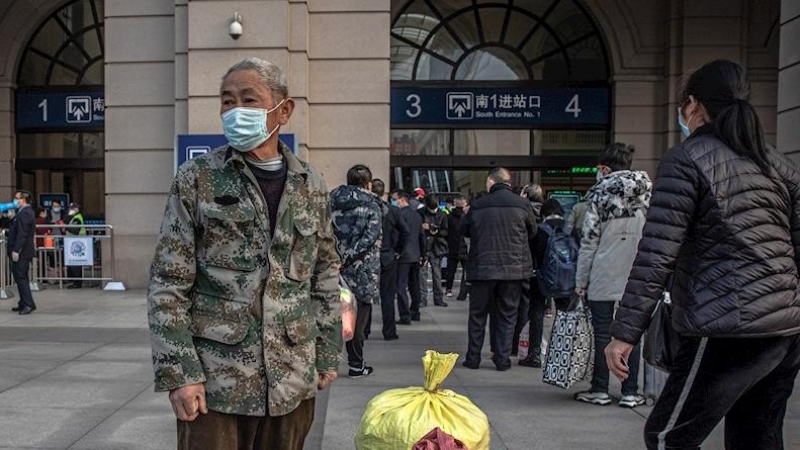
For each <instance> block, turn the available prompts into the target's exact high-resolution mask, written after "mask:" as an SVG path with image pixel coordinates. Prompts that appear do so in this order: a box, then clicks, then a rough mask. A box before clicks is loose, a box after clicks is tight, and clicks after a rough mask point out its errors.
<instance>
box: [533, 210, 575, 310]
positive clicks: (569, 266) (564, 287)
mask: <svg viewBox="0 0 800 450" xmlns="http://www.w3.org/2000/svg"><path fill="white" fill-rule="evenodd" d="M541 227H542V230H544V232H545V233H547V236H548V238H547V250H545V254H544V263H543V264H542V267H541V268H540V270H539V274H538V280H539V290H540V291H541V292H542V295H544V296H545V297H551V298H568V297H569V296H571V295H572V294H573V293H575V274H576V273H577V271H578V244H577V243H576V242H575V239H574V237H573V236H572V233H571V230H569V228H568V227H566V226H561V227H555V228H553V227H552V226H550V225H548V224H546V223H544V224H542V225H541Z"/></svg>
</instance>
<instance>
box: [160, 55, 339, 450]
mask: <svg viewBox="0 0 800 450" xmlns="http://www.w3.org/2000/svg"><path fill="white" fill-rule="evenodd" d="M221 100H222V108H221V114H222V123H223V129H224V131H225V135H226V137H227V138H228V142H229V145H228V146H225V147H222V148H218V149H216V150H213V151H211V152H210V153H208V154H207V155H204V156H202V157H200V158H196V159H193V160H191V161H189V162H187V163H186V164H184V165H183V166H181V167H180V168H179V169H178V174H177V175H176V177H175V181H174V182H173V184H172V188H171V190H170V194H169V198H168V200H167V208H166V213H165V216H164V221H163V224H162V226H161V235H160V237H159V240H158V247H157V249H156V255H155V259H154V261H153V265H152V269H151V282H150V289H149V295H148V299H149V321H150V331H151V336H152V344H153V365H154V367H155V374H156V377H155V380H156V390H157V391H169V392H170V394H169V398H170V401H171V402H172V407H173V410H174V411H175V415H176V416H177V418H178V448H179V449H185V450H189V449H192V450H198V449H214V450H226V449H237V450H240V449H250V448H253V449H255V448H258V449H266V448H270V449H281V450H285V449H288V450H301V449H302V448H303V442H304V440H305V437H306V435H307V434H308V431H309V429H310V427H311V423H312V421H313V416H314V397H315V395H316V392H317V390H318V389H323V388H325V387H327V386H328V385H329V384H330V383H331V382H332V381H333V380H334V379H335V378H336V373H337V369H338V365H339V357H340V352H341V344H342V343H341V307H340V304H339V297H338V295H339V286H338V280H339V264H340V261H339V257H338V255H337V252H336V248H335V240H334V235H333V230H332V226H331V219H330V209H329V206H328V193H327V190H326V187H325V182H324V180H323V179H322V177H321V176H320V175H319V174H318V173H317V172H316V171H315V170H314V169H313V168H311V167H310V166H309V165H308V164H306V163H304V162H301V161H300V160H298V159H297V158H296V157H295V156H294V155H292V153H291V152H290V151H289V149H288V148H287V147H286V146H285V145H283V144H282V143H280V142H279V141H278V129H279V128H280V126H281V125H285V124H286V123H287V122H288V120H289V117H290V116H291V114H292V111H293V109H294V102H293V101H292V99H291V98H289V97H288V92H287V87H286V83H285V81H284V76H283V74H282V72H281V70H280V69H279V68H278V67H276V66H274V65H273V64H271V63H269V62H266V61H263V60H260V59H257V58H252V59H248V60H245V61H242V62H240V63H238V64H236V65H234V66H233V67H232V68H231V69H230V70H229V71H228V73H227V74H226V75H225V77H224V78H223V82H222V88H221Z"/></svg>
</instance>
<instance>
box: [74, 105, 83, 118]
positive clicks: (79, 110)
mask: <svg viewBox="0 0 800 450" xmlns="http://www.w3.org/2000/svg"><path fill="white" fill-rule="evenodd" d="M72 113H73V114H74V115H75V118H77V119H78V120H81V119H83V115H84V114H86V112H85V111H84V110H83V108H81V107H80V106H76V107H75V109H74V110H73V111H72Z"/></svg>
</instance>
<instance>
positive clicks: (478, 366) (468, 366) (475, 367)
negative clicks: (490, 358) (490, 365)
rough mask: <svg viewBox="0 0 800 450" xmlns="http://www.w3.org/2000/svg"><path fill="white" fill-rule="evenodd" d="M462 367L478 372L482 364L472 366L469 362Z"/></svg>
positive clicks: (465, 362)
mask: <svg viewBox="0 0 800 450" xmlns="http://www.w3.org/2000/svg"><path fill="white" fill-rule="evenodd" d="M461 365H462V366H464V367H466V368H467V369H472V370H478V369H479V368H480V366H481V365H480V363H478V364H472V363H470V362H467V361H464V362H463V363H461Z"/></svg>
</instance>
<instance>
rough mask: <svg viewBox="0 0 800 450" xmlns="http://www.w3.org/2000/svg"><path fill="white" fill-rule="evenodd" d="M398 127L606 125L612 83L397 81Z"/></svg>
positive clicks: (394, 95)
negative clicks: (485, 84) (541, 84)
mask: <svg viewBox="0 0 800 450" xmlns="http://www.w3.org/2000/svg"><path fill="white" fill-rule="evenodd" d="M391 101H392V113H391V114H392V127H393V128H527V129H531V128H564V127H578V128H589V127H591V128H605V127H607V126H608V125H609V98H608V89H606V88H596V87H588V88H587V87H575V88H573V87H555V88H553V87H545V88H536V87H524V86H522V87H521V86H520V85H512V86H509V87H503V86H497V87H464V86H462V85H451V86H441V85H437V84H433V85H427V84H414V85H410V84H395V85H393V86H392V96H391Z"/></svg>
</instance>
